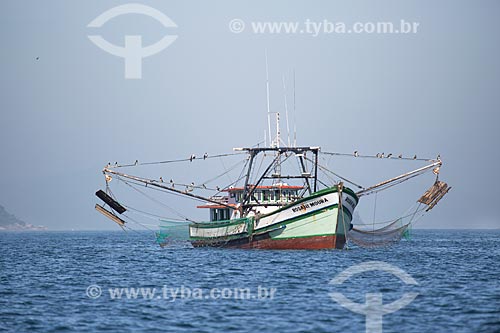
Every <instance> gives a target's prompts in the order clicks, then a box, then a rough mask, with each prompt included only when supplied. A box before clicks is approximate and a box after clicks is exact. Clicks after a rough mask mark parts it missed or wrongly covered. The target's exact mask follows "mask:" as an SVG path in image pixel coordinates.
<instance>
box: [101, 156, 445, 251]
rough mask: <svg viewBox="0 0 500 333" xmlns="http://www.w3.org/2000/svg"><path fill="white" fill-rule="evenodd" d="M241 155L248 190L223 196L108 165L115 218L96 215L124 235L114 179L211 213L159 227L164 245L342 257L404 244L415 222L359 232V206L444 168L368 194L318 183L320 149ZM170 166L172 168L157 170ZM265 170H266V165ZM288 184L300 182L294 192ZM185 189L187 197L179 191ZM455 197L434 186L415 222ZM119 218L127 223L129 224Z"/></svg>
mask: <svg viewBox="0 0 500 333" xmlns="http://www.w3.org/2000/svg"><path fill="white" fill-rule="evenodd" d="M235 151H236V152H237V153H241V152H243V153H245V155H247V156H246V158H245V159H244V161H245V170H246V171H245V173H244V175H243V177H240V180H241V183H242V184H241V186H239V187H238V186H233V185H230V186H227V187H225V188H222V189H221V188H219V187H217V188H216V189H210V188H209V187H208V186H207V184H205V183H204V184H202V185H200V186H195V185H194V183H192V184H189V185H185V184H182V185H181V184H177V186H175V183H172V182H171V183H165V182H163V179H162V178H161V177H160V181H158V180H155V179H148V178H143V177H138V176H134V175H130V174H127V173H123V172H121V171H118V169H119V168H123V167H136V166H138V165H139V163H137V162H136V163H134V164H131V165H115V166H111V165H109V164H108V165H107V166H106V167H105V168H104V170H103V173H104V175H105V180H106V188H107V191H106V192H104V191H101V190H100V191H98V192H97V193H96V194H97V196H98V197H99V198H101V199H102V200H103V201H104V202H105V203H106V204H107V205H109V210H108V209H106V208H105V207H103V206H100V205H96V209H97V210H98V211H99V212H101V213H103V214H104V215H105V216H107V217H108V218H110V219H112V220H113V221H114V222H116V223H118V224H119V225H120V226H121V227H125V223H126V221H125V216H126V215H124V213H125V212H126V211H127V208H125V207H124V206H123V205H122V204H121V203H119V202H118V201H117V200H116V199H115V198H113V197H111V195H110V194H111V193H112V192H111V191H110V188H109V183H110V182H111V180H112V179H113V178H115V179H117V180H119V181H121V182H125V183H127V184H128V185H129V186H144V187H145V188H149V189H154V190H160V191H164V192H169V193H173V194H176V195H181V196H185V197H188V198H191V199H196V200H202V201H203V202H204V204H203V205H198V206H197V207H198V208H203V209H207V210H208V211H209V219H208V220H207V221H189V223H186V221H178V223H176V222H173V221H168V220H165V219H161V221H162V222H166V224H165V225H163V226H161V227H162V228H161V229H162V231H163V232H160V233H158V234H157V236H158V240H159V242H160V244H162V245H165V244H167V243H168V241H169V240H170V239H169V237H168V236H169V234H171V231H172V229H173V228H179V227H182V228H184V229H185V230H186V231H188V232H189V234H188V237H187V238H186V239H187V240H188V241H189V242H190V243H191V244H192V245H193V246H194V247H201V246H213V247H236V248H258V249H330V248H332V249H333V248H335V249H342V248H344V246H345V244H346V240H347V238H350V239H351V240H352V241H354V242H355V243H356V240H357V241H358V244H360V245H377V241H378V242H381V241H382V242H386V241H387V239H391V240H392V239H393V238H394V237H396V238H399V239H400V237H401V235H402V234H403V233H404V231H405V230H406V229H407V228H408V227H409V225H410V223H411V222H410V223H408V224H404V225H403V224H401V223H399V224H396V222H397V221H395V222H393V223H391V224H390V225H389V226H385V227H383V228H381V229H377V230H371V231H363V230H359V229H356V228H353V227H352V223H351V222H352V219H353V214H354V210H355V208H356V206H357V205H358V202H359V198H360V197H362V196H364V195H369V194H371V193H376V192H377V191H380V190H383V189H386V188H389V187H392V186H393V185H395V184H399V183H401V182H403V181H405V180H408V179H410V178H413V177H415V176H418V175H421V174H423V173H425V172H427V171H430V170H432V171H434V173H435V174H436V175H437V174H438V173H439V168H440V167H441V165H442V161H441V160H440V159H436V160H427V161H426V162H427V165H425V166H423V167H421V168H418V169H416V170H413V171H410V172H407V173H405V174H402V175H400V176H397V177H394V178H391V179H388V180H386V181H383V182H380V183H378V184H376V185H373V186H370V187H366V188H365V187H361V186H359V185H356V187H358V190H357V191H355V190H353V189H351V188H350V187H347V186H345V185H344V181H338V182H336V183H334V184H332V185H328V184H327V183H325V182H324V181H322V180H320V179H319V170H322V171H323V172H326V169H325V168H324V167H323V166H320V165H319V163H318V155H319V154H320V153H321V150H320V148H319V147H267V148H266V147H261V148H258V147H257V148H236V149H235ZM327 154H331V153H327ZM334 154H338V153H334ZM261 155H262V158H263V159H262V160H261V162H263V161H264V160H265V159H270V162H269V163H268V164H267V166H266V168H265V170H264V171H263V172H261V173H259V174H257V175H255V173H254V169H255V164H256V161H257V159H258V158H259V157H260V156H261ZM216 157H217V156H216ZM356 157H358V156H356ZM208 158H209V156H208V155H205V156H204V159H203V160H206V159H208ZM375 158H380V157H376V156H375ZM401 158H402V157H401ZM408 159H410V158H408ZM193 160H194V159H193V157H192V156H191V157H190V158H189V159H186V160H174V161H170V162H182V161H185V162H189V163H191V162H193ZM200 160H201V159H200ZM290 160H293V161H296V162H298V163H297V165H298V166H299V168H298V171H299V172H298V173H295V174H292V173H286V174H284V173H283V170H284V165H285V162H286V161H290ZM165 162H168V161H163V162H159V163H165ZM148 164H150V163H148ZM259 164H260V167H259V169H261V168H262V163H259ZM285 181H287V182H289V181H294V183H295V184H294V185H292V184H289V183H287V182H285ZM297 183H299V184H297ZM179 185H180V186H179ZM354 185H355V184H354ZM181 186H183V187H184V188H185V189H180V188H179V187H181ZM195 189H198V190H204V191H208V190H215V191H216V193H217V195H213V196H202V195H199V194H196V193H194V190H195ZM449 190H450V187H448V185H447V184H446V183H444V182H441V181H439V180H438V179H436V181H435V183H434V184H433V185H432V186H431V188H430V189H429V190H428V191H427V192H426V193H425V194H424V195H423V196H422V197H421V198H420V199H419V200H418V201H417V202H418V203H419V207H420V206H421V205H423V206H424V207H423V208H419V209H417V210H415V213H414V214H413V216H415V215H416V214H417V213H420V212H422V211H423V210H425V211H428V210H430V209H431V208H432V207H434V206H435V205H436V204H437V202H438V201H439V200H440V199H441V198H442V197H443V196H444V195H445V194H446V193H447V192H448V191H449ZM108 193H109V194H108ZM118 215H124V218H121V217H119V216H118ZM367 235H368V236H369V237H367ZM374 236H377V237H378V238H377V239H378V240H377V241H374V239H375V237H374ZM367 238H368V239H370V240H371V242H372V243H371V244H368V243H366V239H367ZM399 239H398V240H399Z"/></svg>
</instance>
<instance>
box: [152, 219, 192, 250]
mask: <svg viewBox="0 0 500 333" xmlns="http://www.w3.org/2000/svg"><path fill="white" fill-rule="evenodd" d="M189 224H190V222H184V221H166V220H160V230H159V231H158V232H156V242H157V243H158V244H160V246H161V247H165V246H168V245H179V244H185V243H187V241H188V240H189Z"/></svg>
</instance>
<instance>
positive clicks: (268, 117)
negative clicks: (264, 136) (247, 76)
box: [265, 49, 272, 145]
mask: <svg viewBox="0 0 500 333" xmlns="http://www.w3.org/2000/svg"><path fill="white" fill-rule="evenodd" d="M265 54H266V98H267V127H268V131H269V141H270V143H271V145H272V141H271V138H272V136H271V108H270V105H269V67H268V65H267V49H266V50H265Z"/></svg>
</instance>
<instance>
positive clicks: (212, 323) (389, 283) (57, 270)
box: [0, 230, 500, 333]
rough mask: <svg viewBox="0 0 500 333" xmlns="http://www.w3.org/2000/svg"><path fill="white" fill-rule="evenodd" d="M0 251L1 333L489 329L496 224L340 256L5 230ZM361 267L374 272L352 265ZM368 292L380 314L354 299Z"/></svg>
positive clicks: (498, 283)
mask: <svg viewBox="0 0 500 333" xmlns="http://www.w3.org/2000/svg"><path fill="white" fill-rule="evenodd" d="M0 254H1V257H0V331H2V332H79V331H81V332H155V331H162V332H207V333H208V332H209V333H215V332H365V328H366V323H367V322H369V323H370V324H369V327H368V331H371V332H375V331H376V329H377V327H378V328H380V327H379V326H377V325H378V324H377V325H375V326H370V325H372V324H373V323H374V321H373V320H374V319H373V314H374V313H376V315H375V317H376V318H378V317H379V318H380V322H379V323H380V324H381V329H382V330H383V332H433V333H437V332H500V230H496V231H493V230H414V231H413V234H412V239H411V240H410V241H406V240H404V241H402V242H400V243H399V244H397V245H395V246H393V247H390V248H380V249H363V248H358V247H355V246H351V247H350V248H349V249H348V250H342V251H339V250H322V251H270V250H234V249H232V250H230V249H214V248H198V249H193V248H190V247H188V246H185V244H175V245H173V246H171V247H166V248H160V247H159V246H158V245H157V244H156V243H155V238H154V235H153V234H152V233H149V232H139V233H137V232H127V233H125V232H11V233H0ZM366 263H371V264H368V265H372V266H368V267H372V268H373V267H374V268H376V269H374V270H373V269H371V270H368V271H363V269H361V270H359V269H358V271H356V270H355V269H356V268H360V267H361V268H362V267H367V266H366V265H367V264H366ZM388 268H390V269H388ZM343 272H344V273H343ZM395 272H396V273H395ZM397 272H399V273H401V274H403V275H404V274H406V275H404V276H406V277H407V278H406V279H405V278H404V277H403V278H402V275H401V274H399V275H398V274H397ZM408 277H409V278H410V279H412V280H413V281H414V282H415V283H409V282H408V281H409V280H408ZM333 279H336V280H335V281H336V283H332V280H333ZM339 281H340V283H339ZM332 293H337V294H339V293H340V294H342V295H344V296H345V298H346V299H348V300H350V302H351V303H352V304H354V303H357V304H358V305H357V311H358V312H359V313H356V312H353V311H351V309H349V308H348V307H344V306H342V305H341V304H340V303H339V302H337V301H336V300H335V299H334V298H333V297H332V296H331V294H332ZM409 293H413V294H418V295H417V296H416V298H414V299H413V300H412V301H410V303H409V304H406V305H404V306H403V307H401V308H394V307H392V308H391V307H390V306H389V305H390V304H391V303H392V302H397V301H398V300H400V299H403V298H405V297H406V296H407V295H408V294H409ZM370 295H379V296H380V298H381V299H380V298H378V300H379V301H381V302H382V304H379V307H378V310H380V309H384V310H387V313H384V314H381V313H382V312H380V311H379V312H377V309H374V308H373V306H372V307H367V306H365V305H366V304H372V305H373V303H370V302H372V300H370V301H369V299H370V297H371V296H370ZM405 295H406V296H405ZM352 304H351V305H352ZM370 311H371V312H370ZM374 311H375V312H374ZM389 312H390V313H389ZM370 315H372V317H370ZM377 316H378V317H377ZM375 322H376V320H375Z"/></svg>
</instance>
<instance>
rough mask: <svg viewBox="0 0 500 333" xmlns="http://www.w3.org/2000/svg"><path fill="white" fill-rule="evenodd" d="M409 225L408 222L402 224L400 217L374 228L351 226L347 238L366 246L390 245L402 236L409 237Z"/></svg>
mask: <svg viewBox="0 0 500 333" xmlns="http://www.w3.org/2000/svg"><path fill="white" fill-rule="evenodd" d="M409 227H410V223H406V224H403V222H402V219H398V220H396V221H394V222H392V223H391V224H389V225H386V226H385V227H382V228H380V229H375V230H362V229H357V228H352V229H351V230H350V231H349V234H348V238H349V240H350V241H351V242H353V243H354V244H356V245H358V246H361V247H366V248H374V247H384V246H390V245H393V244H395V243H397V242H399V241H400V240H401V238H403V237H405V238H409V237H410V233H409V230H410V228H409Z"/></svg>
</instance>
